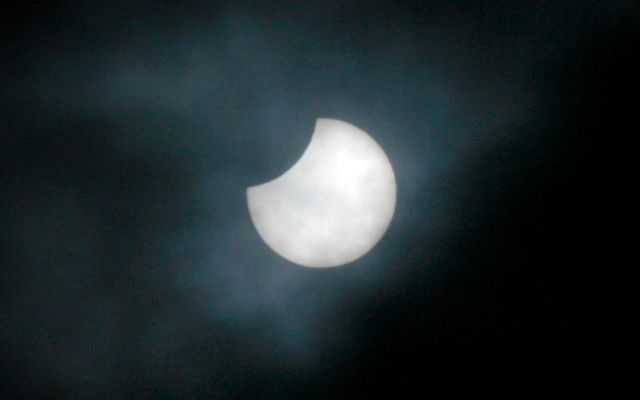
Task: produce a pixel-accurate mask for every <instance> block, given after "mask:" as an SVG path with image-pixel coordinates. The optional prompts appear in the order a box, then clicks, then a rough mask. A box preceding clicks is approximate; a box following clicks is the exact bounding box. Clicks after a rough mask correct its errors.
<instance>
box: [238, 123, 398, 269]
mask: <svg viewBox="0 0 640 400" xmlns="http://www.w3.org/2000/svg"><path fill="white" fill-rule="evenodd" d="M247 203H248V207H249V213H250V216H251V220H252V221H253V224H254V226H255V228H256V230H257V231H258V234H259V235H260V237H261V238H262V239H263V240H264V241H265V243H266V244H267V245H268V246H269V247H270V248H271V249H272V250H273V251H275V252H276V253H278V254H279V255H280V256H282V257H284V258H285V259H287V260H289V261H291V262H293V263H295V264H299V265H302V266H306V267H337V266H340V265H344V264H347V263H349V262H351V261H354V260H356V259H358V258H360V257H362V256H363V255H364V254H366V253H367V252H369V250H371V249H372V248H373V247H374V246H375V245H376V244H377V243H378V242H379V241H380V239H381V238H382V236H383V235H384V233H385V232H386V230H387V228H388V227H389V224H390V223H391V219H392V217H393V213H394V211H395V205H396V180H395V176H394V173H393V168H392V167H391V163H390V162H389V159H388V158H387V156H386V154H385V153H384V151H383V150H382V148H381V147H380V146H379V145H378V144H377V143H376V142H375V141H374V140H373V139H372V138H371V137H370V136H369V135H368V134H367V133H366V132H364V131H362V130H361V129H358V128H357V127H355V126H353V125H351V124H348V123H346V122H342V121H338V120H335V119H325V118H321V119H318V120H317V121H316V126H315V130H314V133H313V136H312V138H311V142H310V143H309V145H308V147H307V149H306V150H305V152H304V154H303V155H302V157H301V158H300V159H299V160H298V161H297V162H296V163H295V164H294V165H293V166H292V167H291V168H290V169H289V170H288V171H287V172H285V173H284V174H282V175H281V176H279V177H278V178H276V179H274V180H272V181H270V182H267V183H264V184H261V185H257V186H252V187H249V188H247Z"/></svg>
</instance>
